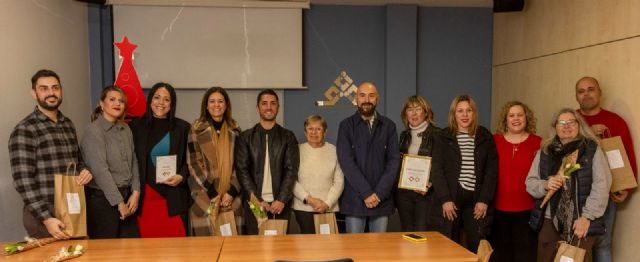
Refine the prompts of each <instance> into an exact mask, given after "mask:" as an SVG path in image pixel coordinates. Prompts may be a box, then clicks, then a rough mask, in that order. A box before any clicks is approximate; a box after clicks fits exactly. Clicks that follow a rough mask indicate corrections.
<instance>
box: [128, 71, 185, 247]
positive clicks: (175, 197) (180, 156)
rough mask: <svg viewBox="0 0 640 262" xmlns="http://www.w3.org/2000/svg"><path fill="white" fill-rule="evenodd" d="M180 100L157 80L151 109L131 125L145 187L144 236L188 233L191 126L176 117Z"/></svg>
mask: <svg viewBox="0 0 640 262" xmlns="http://www.w3.org/2000/svg"><path fill="white" fill-rule="evenodd" d="M177 103H178V101H177V97H176V92H175V90H174V89H173V86H171V85H170V84H167V83H157V84H155V85H153V87H152V88H151V91H150V92H149V95H148V97H147V111H146V112H145V114H144V115H143V116H142V117H140V118H138V119H136V120H134V121H133V122H131V125H130V126H131V131H132V133H133V141H134V143H135V150H136V157H137V159H138V167H139V168H138V169H139V170H140V185H141V187H140V189H141V190H142V191H141V200H140V204H139V207H140V208H139V210H140V211H138V224H139V226H140V236H141V237H181V236H186V235H187V232H188V230H187V222H188V220H187V219H188V212H187V211H188V210H189V201H190V197H189V187H188V186H187V183H186V182H187V178H188V177H189V169H188V168H187V161H186V155H187V136H188V135H189V129H190V125H189V123H187V122H186V121H184V120H182V119H179V118H177V117H176V106H177Z"/></svg>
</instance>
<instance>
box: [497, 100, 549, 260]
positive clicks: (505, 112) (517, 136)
mask: <svg viewBox="0 0 640 262" xmlns="http://www.w3.org/2000/svg"><path fill="white" fill-rule="evenodd" d="M496 126H497V128H496V133H495V134H494V136H493V137H494V140H495V141H496V149H497V150H498V168H499V169H498V187H497V190H496V198H495V207H496V211H495V217H494V221H493V232H492V234H491V236H490V238H489V239H490V241H491V245H492V246H493V248H494V252H493V254H492V255H491V261H536V254H537V247H538V244H537V243H538V241H537V234H536V233H535V232H533V230H531V229H530V228H529V225H528V222H529V216H530V215H531V209H532V208H533V197H531V195H529V193H527V189H526V186H525V183H524V181H525V179H526V178H527V174H528V173H529V168H530V167H531V163H532V162H533V158H534V157H535V155H536V152H537V151H538V150H539V149H540V143H541V141H542V139H541V138H540V137H539V136H537V135H535V132H536V118H535V117H534V116H533V112H532V111H531V109H529V107H528V106H527V105H525V104H523V103H521V102H518V101H512V102H507V104H505V105H504V107H502V112H501V113H500V117H499V118H498V124H497V125H496Z"/></svg>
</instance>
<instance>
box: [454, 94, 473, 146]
mask: <svg viewBox="0 0 640 262" xmlns="http://www.w3.org/2000/svg"><path fill="white" fill-rule="evenodd" d="M464 101H467V102H468V103H469V106H470V107H471V110H472V111H473V118H472V121H471V125H470V126H469V136H471V137H473V136H475V135H476V131H478V107H477V106H476V102H475V101H473V98H471V96H470V95H459V96H456V97H455V98H454V99H453V101H451V106H449V117H448V122H449V128H450V129H451V131H453V134H457V133H458V123H457V122H456V107H457V106H458V104H459V103H460V102H464Z"/></svg>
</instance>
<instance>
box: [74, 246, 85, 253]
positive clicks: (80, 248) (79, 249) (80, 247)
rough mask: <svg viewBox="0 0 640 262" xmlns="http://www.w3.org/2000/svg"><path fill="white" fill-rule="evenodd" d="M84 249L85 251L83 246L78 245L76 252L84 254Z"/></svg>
mask: <svg viewBox="0 0 640 262" xmlns="http://www.w3.org/2000/svg"><path fill="white" fill-rule="evenodd" d="M82 249H84V247H82V245H76V248H75V251H76V252H82Z"/></svg>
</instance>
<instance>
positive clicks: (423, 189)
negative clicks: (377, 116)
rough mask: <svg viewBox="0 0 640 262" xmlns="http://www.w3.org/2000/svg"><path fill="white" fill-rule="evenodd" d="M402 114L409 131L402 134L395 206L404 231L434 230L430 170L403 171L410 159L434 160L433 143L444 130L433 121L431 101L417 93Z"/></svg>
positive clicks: (406, 103) (427, 165)
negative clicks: (400, 168) (432, 156)
mask: <svg viewBox="0 0 640 262" xmlns="http://www.w3.org/2000/svg"><path fill="white" fill-rule="evenodd" d="M400 116H401V118H402V122H403V123H404V126H405V127H406V130H405V131H403V132H402V133H401V134H400V153H401V154H402V161H403V165H402V167H403V170H402V171H401V175H400V180H401V183H400V184H399V188H398V190H397V191H396V206H397V207H398V214H399V215H400V223H401V224H402V231H405V232H412V231H427V230H433V228H432V226H431V225H430V224H429V222H428V221H429V215H430V212H431V204H432V198H433V194H432V192H431V191H430V190H429V188H430V187H431V182H429V180H430V179H429V175H430V173H429V171H430V170H424V172H420V173H416V174H415V176H412V175H413V174H409V173H406V172H404V169H406V168H408V167H409V164H408V162H407V161H408V160H409V159H411V160H415V162H417V163H421V161H422V162H424V161H427V162H428V161H431V159H430V157H431V155H432V152H433V143H434V140H435V137H436V135H437V134H438V132H440V130H441V129H440V128H438V127H436V125H435V123H434V121H433V111H432V110H431V106H430V105H429V103H428V102H427V101H426V100H425V99H424V98H422V97H421V96H418V95H414V96H410V97H409V98H408V99H407V102H405V103H404V107H403V108H402V113H401V115H400ZM419 156H423V157H424V156H426V157H428V158H421V157H419ZM430 164H431V163H430V162H428V163H424V164H421V165H420V166H421V167H419V168H418V169H420V168H428V167H430ZM413 170H416V169H413ZM421 180H424V181H421Z"/></svg>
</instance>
